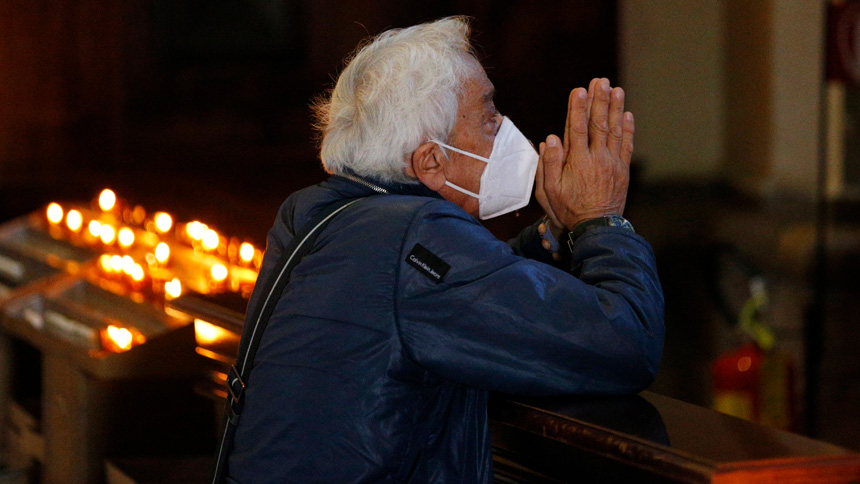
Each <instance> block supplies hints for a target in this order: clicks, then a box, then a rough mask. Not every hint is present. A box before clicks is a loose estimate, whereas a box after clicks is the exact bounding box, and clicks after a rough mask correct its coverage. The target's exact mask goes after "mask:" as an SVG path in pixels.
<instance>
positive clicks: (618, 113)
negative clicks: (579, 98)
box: [606, 87, 624, 159]
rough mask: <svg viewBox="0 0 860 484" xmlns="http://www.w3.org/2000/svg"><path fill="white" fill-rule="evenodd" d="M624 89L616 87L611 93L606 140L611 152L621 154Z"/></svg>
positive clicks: (611, 153)
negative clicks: (607, 136)
mask: <svg viewBox="0 0 860 484" xmlns="http://www.w3.org/2000/svg"><path fill="white" fill-rule="evenodd" d="M623 123H624V90H623V89H621V88H620V87H616V88H615V89H613V90H612V91H610V93H609V138H608V139H607V140H606V143H607V148H609V154H610V155H612V157H613V158H616V159H617V158H618V157H620V156H621V140H622V138H623V136H624V130H623Z"/></svg>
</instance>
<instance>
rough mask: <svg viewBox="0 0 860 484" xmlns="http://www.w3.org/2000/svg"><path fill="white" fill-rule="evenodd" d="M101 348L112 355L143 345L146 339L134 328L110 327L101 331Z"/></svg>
mask: <svg viewBox="0 0 860 484" xmlns="http://www.w3.org/2000/svg"><path fill="white" fill-rule="evenodd" d="M101 340H102V347H104V349H106V350H108V351H113V352H114V353H121V352H123V351H128V350H130V349H131V348H132V346H136V345H139V344H143V343H145V342H146V338H145V337H144V336H143V335H142V334H140V332H139V331H137V330H136V329H134V328H121V327H119V326H114V325H110V326H108V327H107V328H104V329H102V330H101Z"/></svg>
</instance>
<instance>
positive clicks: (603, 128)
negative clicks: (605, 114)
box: [589, 118, 609, 134]
mask: <svg viewBox="0 0 860 484" xmlns="http://www.w3.org/2000/svg"><path fill="white" fill-rule="evenodd" d="M589 124H590V129H591V130H592V131H596V132H598V133H601V134H605V133H606V132H607V131H609V127H608V126H607V125H606V120H605V119H601V120H598V119H594V118H591V121H590V123H589Z"/></svg>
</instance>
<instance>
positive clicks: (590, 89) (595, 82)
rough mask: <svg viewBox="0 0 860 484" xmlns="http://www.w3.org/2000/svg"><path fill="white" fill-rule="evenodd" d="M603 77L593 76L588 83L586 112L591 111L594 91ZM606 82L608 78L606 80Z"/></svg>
mask: <svg viewBox="0 0 860 484" xmlns="http://www.w3.org/2000/svg"><path fill="white" fill-rule="evenodd" d="M603 79H604V78H596V77H595V78H594V79H592V80H591V82H589V83H588V112H589V113H591V105H592V104H593V103H594V91H596V90H597V88H598V84H599V83H600V81H602V80H603ZM607 82H608V80H607Z"/></svg>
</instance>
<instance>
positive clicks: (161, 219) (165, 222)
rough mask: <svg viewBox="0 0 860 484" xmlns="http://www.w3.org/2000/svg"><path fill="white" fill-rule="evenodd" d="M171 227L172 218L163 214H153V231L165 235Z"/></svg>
mask: <svg viewBox="0 0 860 484" xmlns="http://www.w3.org/2000/svg"><path fill="white" fill-rule="evenodd" d="M171 227H173V218H172V217H171V216H170V215H169V214H166V213H164V212H158V213H156V214H155V229H156V230H158V231H159V232H161V233H162V234H166V233H167V232H169V231H170V228H171Z"/></svg>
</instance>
